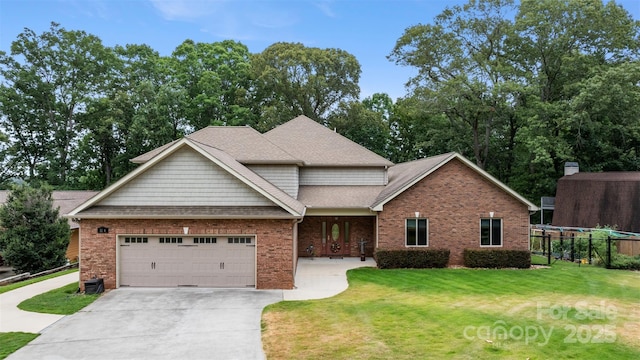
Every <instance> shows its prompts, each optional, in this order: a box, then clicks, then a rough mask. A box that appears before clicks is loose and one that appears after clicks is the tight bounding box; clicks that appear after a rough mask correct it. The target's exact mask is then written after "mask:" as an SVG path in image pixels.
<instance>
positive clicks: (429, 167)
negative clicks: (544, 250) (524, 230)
mask: <svg viewBox="0 0 640 360" xmlns="http://www.w3.org/2000/svg"><path fill="white" fill-rule="evenodd" d="M453 159H458V160H459V161H461V162H462V163H463V164H465V165H466V166H468V167H469V168H471V169H472V170H474V171H475V172H477V173H478V174H479V175H480V176H482V177H484V178H485V179H487V180H489V182H491V183H493V184H494V185H496V186H498V187H499V188H501V189H502V190H503V191H505V192H506V193H508V194H509V195H511V196H513V197H514V198H516V199H517V200H518V201H520V202H521V203H523V204H524V205H526V206H527V207H528V209H529V210H530V211H537V210H539V209H538V207H537V206H536V205H534V204H533V203H532V202H530V201H529V200H527V199H525V198H524V197H522V195H520V194H518V193H517V192H515V191H514V190H513V189H511V188H509V187H508V186H507V185H505V184H504V183H502V182H500V181H499V180H498V179H496V178H494V177H493V176H491V174H489V173H488V172H486V171H484V170H482V169H481V168H480V167H478V166H477V165H476V164H474V163H472V162H471V161H469V160H468V159H467V158H465V157H464V156H462V155H460V154H458V153H456V152H450V153H446V154H442V155H437V156H432V157H428V158H424V159H419V160H414V161H409V162H405V163H401V164H397V165H395V166H393V167H391V168H390V169H389V172H388V177H389V183H388V184H387V186H386V187H385V189H384V190H382V191H381V192H380V194H379V195H378V197H377V198H376V200H375V201H374V203H373V204H372V205H371V209H372V210H375V211H382V208H383V207H384V204H386V203H388V202H389V201H391V200H393V199H394V198H395V197H396V196H398V195H400V194H401V193H403V192H404V191H405V190H407V189H408V188H410V187H411V186H413V185H415V184H416V183H417V182H419V181H420V180H422V179H424V178H425V177H427V176H429V174H431V173H433V172H434V171H436V170H437V169H439V168H440V167H442V166H443V165H445V164H446V163H448V162H449V161H451V160H453Z"/></svg>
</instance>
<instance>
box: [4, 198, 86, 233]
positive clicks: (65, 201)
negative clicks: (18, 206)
mask: <svg viewBox="0 0 640 360" xmlns="http://www.w3.org/2000/svg"><path fill="white" fill-rule="evenodd" d="M97 193H98V192H97V191H82V190H63V191H53V192H52V193H51V197H52V198H53V207H54V208H55V207H58V208H60V215H66V214H67V213H69V212H70V211H71V210H73V209H74V208H76V207H77V206H78V205H80V204H82V203H83V202H85V201H87V200H89V199H90V198H91V197H93V196H94V195H96V194H97ZM8 195H9V191H8V190H0V204H4V203H5V202H7V196H8ZM68 222H69V226H70V227H71V228H72V229H77V228H78V227H79V225H78V224H77V223H76V222H74V221H72V220H71V219H68Z"/></svg>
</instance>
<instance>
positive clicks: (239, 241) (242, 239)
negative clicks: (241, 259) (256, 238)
mask: <svg viewBox="0 0 640 360" xmlns="http://www.w3.org/2000/svg"><path fill="white" fill-rule="evenodd" d="M228 242H229V244H251V238H248V237H230V238H229V239H228Z"/></svg>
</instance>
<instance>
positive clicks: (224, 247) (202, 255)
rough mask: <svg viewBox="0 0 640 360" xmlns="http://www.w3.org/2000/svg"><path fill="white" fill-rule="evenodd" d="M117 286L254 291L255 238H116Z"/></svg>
mask: <svg viewBox="0 0 640 360" xmlns="http://www.w3.org/2000/svg"><path fill="white" fill-rule="evenodd" d="M119 247H120V254H119V256H120V286H158V287H173V286H202V287H254V286H255V238H254V237H239V236H228V237H220V236H218V237H207V236H203V237H149V236H124V237H120V238H119Z"/></svg>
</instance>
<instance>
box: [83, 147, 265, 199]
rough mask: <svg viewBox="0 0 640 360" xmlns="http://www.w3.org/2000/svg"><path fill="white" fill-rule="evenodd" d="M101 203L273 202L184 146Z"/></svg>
mask: <svg viewBox="0 0 640 360" xmlns="http://www.w3.org/2000/svg"><path fill="white" fill-rule="evenodd" d="M95 205H99V206H273V205H274V203H273V202H271V201H270V200H268V199H267V198H265V197H264V196H263V195H262V194H260V193H258V192H257V191H255V190H254V189H252V188H250V187H249V186H248V185H246V184H245V183H243V182H242V181H240V180H239V179H238V178H236V177H235V176H233V175H232V174H230V173H229V172H227V171H226V170H224V169H222V168H221V167H220V166H218V165H217V164H215V163H213V162H211V161H210V160H209V159H207V158H205V157H204V156H202V155H201V154H199V153H197V152H196V151H195V150H193V149H191V148H189V147H182V148H180V149H178V150H176V151H175V152H174V153H172V154H171V155H169V156H168V157H166V158H165V159H163V161H160V162H158V163H156V164H154V165H153V166H152V167H150V168H149V169H147V170H146V171H144V172H143V173H141V174H138V176H136V177H135V178H133V179H131V180H130V181H129V182H127V183H126V184H124V185H123V186H122V187H120V188H118V189H117V190H116V191H114V192H113V193H111V194H110V195H109V196H108V197H106V198H104V199H103V200H101V201H100V202H98V203H97V204H95Z"/></svg>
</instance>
